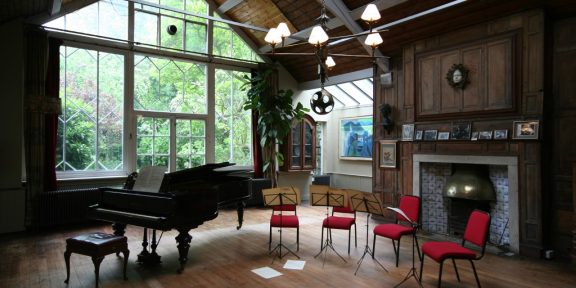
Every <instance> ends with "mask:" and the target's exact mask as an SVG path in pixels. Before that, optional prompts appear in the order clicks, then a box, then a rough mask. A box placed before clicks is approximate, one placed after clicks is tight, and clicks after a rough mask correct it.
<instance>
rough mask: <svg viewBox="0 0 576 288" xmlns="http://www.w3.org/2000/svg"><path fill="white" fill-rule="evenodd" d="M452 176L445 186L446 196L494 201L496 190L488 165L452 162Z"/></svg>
mask: <svg viewBox="0 0 576 288" xmlns="http://www.w3.org/2000/svg"><path fill="white" fill-rule="evenodd" d="M452 165H453V166H452V171H453V172H452V176H450V178H448V181H447V182H446V186H444V197H449V198H460V199H468V200H476V201H494V200H496V192H495V191H494V186H493V185H492V181H490V178H489V177H488V166H486V165H473V164H452Z"/></svg>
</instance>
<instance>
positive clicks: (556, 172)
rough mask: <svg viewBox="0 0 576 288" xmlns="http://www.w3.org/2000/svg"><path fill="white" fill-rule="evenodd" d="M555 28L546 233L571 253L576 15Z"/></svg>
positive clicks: (574, 245) (575, 247) (575, 218)
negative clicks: (548, 210) (549, 210)
mask: <svg viewBox="0 0 576 288" xmlns="http://www.w3.org/2000/svg"><path fill="white" fill-rule="evenodd" d="M552 30H553V32H552V34H553V37H552V40H551V42H552V53H551V56H552V57H551V61H550V62H551V63H552V69H551V72H552V73H551V81H550V82H552V93H551V95H552V96H553V97H552V98H551V99H550V100H553V101H548V102H547V103H546V107H547V108H546V111H547V115H549V116H548V117H547V118H546V119H545V120H546V121H547V122H546V123H548V124H549V125H548V126H547V128H549V130H551V131H550V133H549V134H547V135H546V136H547V137H546V139H545V140H546V142H547V148H548V150H549V151H550V153H549V154H548V155H551V161H550V163H547V164H548V166H547V168H548V169H546V170H545V171H547V172H548V175H547V179H548V181H549V182H550V185H546V186H545V189H546V190H547V191H546V192H548V193H549V194H550V197H551V199H550V200H549V204H548V206H549V209H551V211H552V213H551V214H552V217H550V220H549V221H550V223H551V226H552V227H551V228H550V229H548V230H547V233H548V234H550V235H552V236H553V237H552V239H550V242H551V243H550V244H551V246H552V247H554V249H555V250H557V254H562V255H570V251H571V252H572V253H573V255H576V238H575V239H572V237H575V236H573V234H572V230H575V229H576V194H574V193H576V192H573V191H572V190H573V189H574V188H573V187H576V186H575V185H576V184H574V182H576V181H575V180H576V178H575V177H576V176H575V174H574V173H576V172H573V171H572V169H576V166H573V163H574V162H575V161H576V148H575V147H576V133H573V132H572V131H573V130H574V128H575V127H576V81H575V80H574V79H575V78H574V75H576V17H572V18H569V19H564V20H560V21H557V22H555V23H554V24H553V28H552ZM547 131H548V130H547ZM573 167H574V168H573ZM575 231H576V230H575ZM575 235H576V233H575ZM575 260H576V259H575Z"/></svg>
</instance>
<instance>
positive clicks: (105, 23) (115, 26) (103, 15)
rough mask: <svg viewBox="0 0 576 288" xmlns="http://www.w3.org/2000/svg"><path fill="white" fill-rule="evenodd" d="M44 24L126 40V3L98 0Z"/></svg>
mask: <svg viewBox="0 0 576 288" xmlns="http://www.w3.org/2000/svg"><path fill="white" fill-rule="evenodd" d="M44 26H47V27H53V28H60V29H66V30H69V31H77V32H82V33H87V34H94V35H100V36H105V37H112V38H116V39H123V40H127V39H128V5H127V2H126V1H122V0H107V1H99V2H96V3H94V4H92V5H89V6H86V7H84V8H82V9H80V10H78V11H75V12H72V13H70V14H67V15H65V16H62V17H60V18H57V19H55V20H53V21H50V22H48V23H46V24H44Z"/></svg>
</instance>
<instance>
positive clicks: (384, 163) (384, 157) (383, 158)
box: [379, 140, 398, 169]
mask: <svg viewBox="0 0 576 288" xmlns="http://www.w3.org/2000/svg"><path fill="white" fill-rule="evenodd" d="M379 142H380V168H392V169H396V167H397V163H398V161H397V159H398V157H397V153H398V152H397V151H398V141H397V140H380V141H379Z"/></svg>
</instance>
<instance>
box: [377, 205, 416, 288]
mask: <svg viewBox="0 0 576 288" xmlns="http://www.w3.org/2000/svg"><path fill="white" fill-rule="evenodd" d="M386 209H390V210H392V211H394V212H396V213H398V214H400V215H402V217H404V219H406V221H408V223H410V225H411V226H412V228H413V229H412V268H410V271H408V273H407V274H406V277H404V279H403V280H402V281H400V283H398V284H396V285H395V286H394V288H396V287H398V286H400V285H402V283H404V282H406V281H407V280H408V279H410V278H411V277H414V279H416V283H418V286H419V287H422V283H421V282H420V279H418V274H417V273H416V264H415V263H414V261H415V260H414V258H415V257H414V249H415V247H416V229H417V228H418V226H419V224H418V222H414V221H413V220H412V219H410V218H409V217H408V216H407V215H406V213H404V211H402V210H401V209H400V208H395V207H386ZM416 221H418V220H416ZM398 245H400V244H398ZM398 249H400V247H398Z"/></svg>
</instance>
